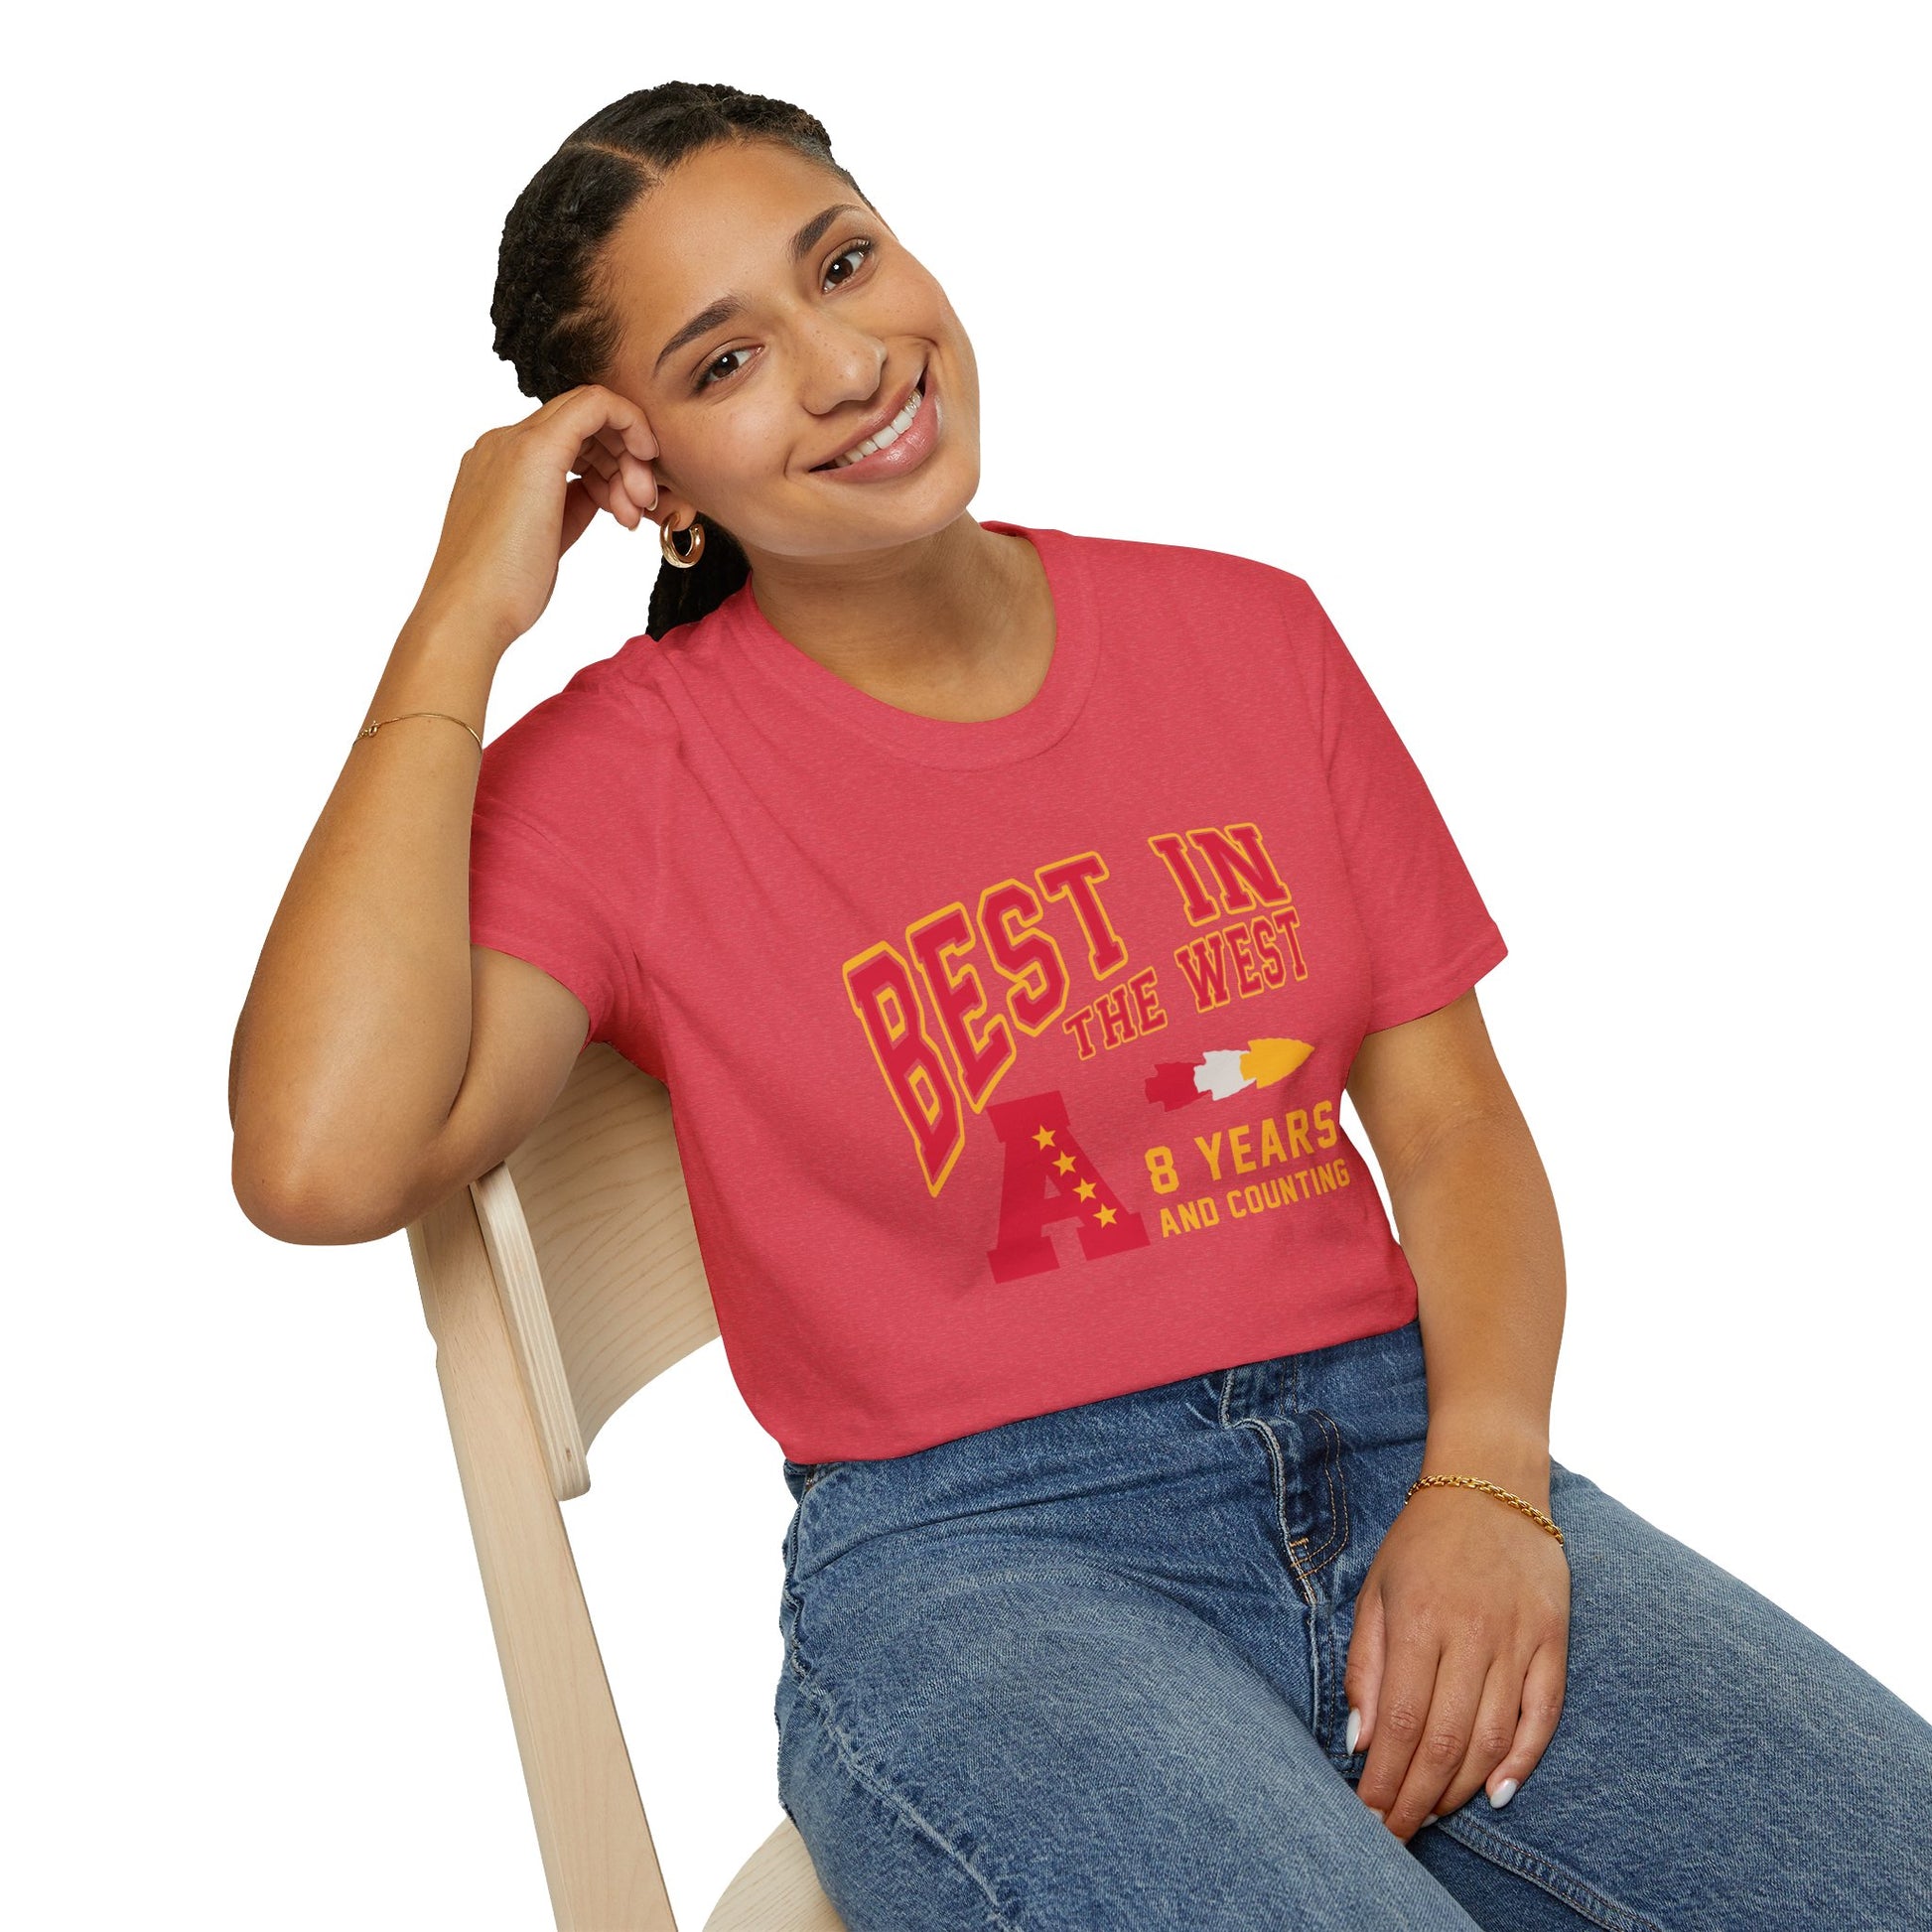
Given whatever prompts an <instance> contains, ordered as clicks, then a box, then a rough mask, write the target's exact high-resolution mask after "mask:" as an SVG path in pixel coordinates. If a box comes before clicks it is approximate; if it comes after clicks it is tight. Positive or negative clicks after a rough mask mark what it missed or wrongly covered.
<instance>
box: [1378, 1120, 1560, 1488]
mask: <svg viewBox="0 0 1932 1932" xmlns="http://www.w3.org/2000/svg"><path fill="white" fill-rule="evenodd" d="M1389 1200H1390V1205H1391V1207H1392V1208H1393V1210H1394V1214H1395V1222H1396V1232H1397V1235H1398V1237H1399V1239H1400V1240H1401V1242H1402V1248H1403V1253H1404V1254H1405V1255H1406V1256H1407V1257H1408V1261H1409V1266H1410V1270H1411V1272H1412V1273H1413V1274H1414V1275H1415V1278H1416V1290H1417V1303H1418V1311H1419V1314H1420V1316H1421V1321H1422V1336H1423V1351H1424V1355H1425V1358H1426V1361H1427V1368H1428V1376H1429V1439H1428V1444H1427V1447H1426V1449H1425V1451H1424V1457H1423V1468H1422V1472H1423V1474H1425V1475H1434V1474H1439V1473H1440V1474H1445V1475H1450V1474H1453V1475H1471V1476H1480V1477H1482V1478H1483V1479H1485V1480H1486V1481H1489V1482H1494V1483H1496V1484H1498V1485H1499V1486H1501V1487H1502V1488H1505V1489H1509V1490H1513V1491H1514V1492H1515V1493H1516V1494H1517V1495H1519V1496H1521V1497H1523V1498H1524V1499H1525V1500H1526V1501H1528V1502H1532V1503H1534V1504H1535V1505H1536V1506H1537V1508H1539V1509H1546V1510H1547V1509H1548V1507H1549V1500H1550V1452H1549V1451H1550V1398H1551V1392H1552V1389H1553V1387H1554V1385H1555V1382H1556V1373H1557V1351H1558V1348H1559V1346H1560V1344H1561V1341H1562V1336H1563V1314H1564V1300H1565V1287H1564V1263H1563V1237H1562V1234H1561V1233H1560V1231H1559V1229H1558V1225H1557V1207H1556V1200H1555V1197H1554V1196H1553V1195H1552V1193H1551V1191H1550V1182H1549V1177H1548V1176H1547V1175H1546V1174H1545V1173H1544V1171H1543V1161H1542V1157H1541V1156H1540V1155H1539V1154H1538V1153H1537V1151H1536V1143H1535V1142H1534V1141H1533V1140H1532V1139H1531V1137H1530V1131H1529V1128H1528V1126H1527V1125H1526V1124H1525V1123H1524V1121H1523V1119H1522V1117H1521V1115H1520V1114H1516V1113H1490V1114H1483V1115H1481V1116H1480V1117H1478V1118H1474V1119H1470V1120H1465V1121H1462V1122H1459V1123H1458V1124H1456V1125H1455V1126H1453V1127H1450V1128H1447V1129H1445V1130H1444V1131H1443V1132H1442V1133H1441V1134H1440V1135H1438V1136H1437V1138H1436V1140H1435V1142H1434V1143H1433V1145H1432V1146H1431V1147H1430V1148H1429V1149H1428V1151H1427V1152H1426V1153H1424V1154H1423V1155H1422V1156H1421V1157H1419V1159H1418V1160H1417V1161H1416V1162H1415V1163H1414V1164H1412V1165H1411V1166H1410V1167H1409V1168H1408V1169H1407V1170H1406V1171H1405V1172H1404V1173H1402V1174H1401V1176H1400V1178H1399V1181H1398V1180H1394V1179H1392V1180H1391V1182H1390V1187H1389Z"/></svg>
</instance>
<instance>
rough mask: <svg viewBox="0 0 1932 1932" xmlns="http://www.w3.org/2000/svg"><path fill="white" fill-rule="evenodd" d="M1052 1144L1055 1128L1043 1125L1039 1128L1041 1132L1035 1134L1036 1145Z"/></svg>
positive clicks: (1048, 1145)
mask: <svg viewBox="0 0 1932 1932" xmlns="http://www.w3.org/2000/svg"><path fill="white" fill-rule="evenodd" d="M1052 1145H1053V1130H1052V1129H1051V1128H1050V1127H1042V1128H1041V1129H1040V1130H1039V1132H1038V1133H1037V1134H1035V1136H1034V1146H1035V1147H1051V1146H1052Z"/></svg>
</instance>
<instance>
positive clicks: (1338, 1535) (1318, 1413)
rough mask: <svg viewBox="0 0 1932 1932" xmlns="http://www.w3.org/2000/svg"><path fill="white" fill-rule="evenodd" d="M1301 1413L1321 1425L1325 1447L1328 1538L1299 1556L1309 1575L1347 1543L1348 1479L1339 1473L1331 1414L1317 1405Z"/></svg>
mask: <svg viewBox="0 0 1932 1932" xmlns="http://www.w3.org/2000/svg"><path fill="white" fill-rule="evenodd" d="M1303 1413H1304V1414H1305V1415H1310V1416H1312V1417H1314V1419H1315V1420H1316V1421H1317V1422H1318V1423H1319V1424H1320V1425H1321V1429H1322V1433H1323V1435H1324V1436H1325V1437H1326V1438H1327V1448H1326V1449H1325V1450H1324V1451H1323V1452H1322V1457H1321V1473H1322V1479H1323V1480H1324V1481H1325V1482H1326V1483H1327V1485H1328V1521H1329V1523H1330V1525H1331V1526H1332V1527H1331V1528H1330V1529H1329V1531H1328V1540H1327V1542H1325V1543H1324V1544H1322V1546H1321V1548H1320V1549H1318V1550H1311V1551H1309V1552H1308V1554H1307V1556H1306V1557H1304V1558H1303V1565H1304V1567H1305V1568H1306V1569H1307V1571H1308V1573H1309V1575H1310V1576H1313V1574H1314V1573H1315V1572H1316V1571H1317V1570H1320V1569H1323V1568H1325V1567H1326V1566H1327V1565H1328V1564H1330V1563H1332V1562H1333V1561H1334V1560H1335V1558H1336V1557H1338V1556H1339V1555H1340V1554H1341V1553H1342V1551H1343V1550H1344V1549H1346V1548H1347V1546H1348V1481H1347V1478H1346V1477H1345V1476H1343V1475H1342V1473H1341V1430H1340V1428H1339V1427H1338V1425H1337V1424H1336V1422H1335V1420H1334V1418H1333V1417H1332V1416H1329V1415H1327V1414H1326V1413H1325V1412H1324V1411H1322V1410H1320V1409H1308V1410H1305V1411H1303Z"/></svg>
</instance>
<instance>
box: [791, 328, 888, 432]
mask: <svg viewBox="0 0 1932 1932" xmlns="http://www.w3.org/2000/svg"><path fill="white" fill-rule="evenodd" d="M798 360H799V369H800V388H801V392H802V393H801V400H802V401H803V402H804V405H805V407H806V408H807V409H809V410H810V411H811V412H812V414H813V415H815V416H829V415H831V414H832V413H833V412H834V411H835V410H837V409H839V408H841V407H842V406H843V405H845V404H847V403H854V402H870V401H871V400H872V399H873V397H875V396H876V395H878V393H879V385H880V383H881V382H883V381H884V380H885V376H886V345H885V344H884V343H882V342H880V341H879V339H878V338H877V337H876V336H868V335H865V334H863V333H862V332H860V331H858V330H856V329H850V328H847V327H846V326H844V325H843V324H838V323H828V322H824V321H819V322H815V323H814V324H813V325H812V327H811V328H810V329H809V330H808V331H807V332H806V336H805V339H804V340H803V341H802V342H801V343H800V344H799V345H798Z"/></svg>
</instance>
